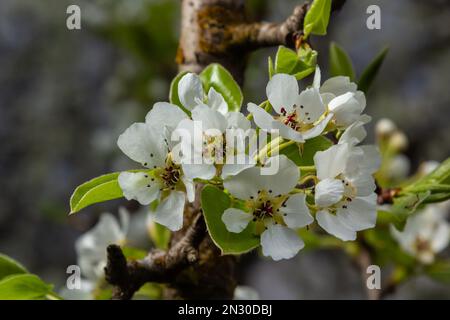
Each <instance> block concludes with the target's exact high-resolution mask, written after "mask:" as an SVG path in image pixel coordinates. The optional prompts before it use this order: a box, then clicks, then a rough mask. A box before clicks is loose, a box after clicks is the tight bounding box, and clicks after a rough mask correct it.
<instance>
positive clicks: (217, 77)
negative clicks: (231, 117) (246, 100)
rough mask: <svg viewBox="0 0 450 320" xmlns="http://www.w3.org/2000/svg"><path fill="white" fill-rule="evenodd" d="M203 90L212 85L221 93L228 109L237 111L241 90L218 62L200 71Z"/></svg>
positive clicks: (240, 102)
mask: <svg viewBox="0 0 450 320" xmlns="http://www.w3.org/2000/svg"><path fill="white" fill-rule="evenodd" d="M200 79H201V80H202V82H203V87H204V89H205V92H208V91H209V88H211V87H213V88H214V89H215V90H216V91H217V92H219V93H220V94H222V96H223V98H224V99H225V101H226V102H227V104H228V111H239V110H241V106H242V100H243V97H242V91H241V88H240V87H239V85H238V84H237V83H236V81H235V80H234V79H233V76H232V75H231V74H230V73H229V72H228V71H227V70H226V69H225V68H224V67H222V66H221V65H220V64H217V63H213V64H210V65H209V66H208V67H206V68H205V69H204V70H203V71H202V72H201V73H200Z"/></svg>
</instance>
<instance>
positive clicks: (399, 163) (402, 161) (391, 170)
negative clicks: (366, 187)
mask: <svg viewBox="0 0 450 320" xmlns="http://www.w3.org/2000/svg"><path fill="white" fill-rule="evenodd" d="M410 168H411V162H410V161H409V158H408V157H407V156H405V155H403V154H398V155H396V156H394V157H393V158H392V159H391V160H389V162H388V166H387V168H386V175H387V176H388V177H389V178H390V179H393V180H401V179H405V178H407V177H408V174H409V170H410Z"/></svg>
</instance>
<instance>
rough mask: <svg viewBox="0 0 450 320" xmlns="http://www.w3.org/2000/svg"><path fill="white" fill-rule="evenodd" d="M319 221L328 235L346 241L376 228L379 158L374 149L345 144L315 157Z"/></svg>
mask: <svg viewBox="0 0 450 320" xmlns="http://www.w3.org/2000/svg"><path fill="white" fill-rule="evenodd" d="M314 164H315V166H316V168H317V178H318V180H319V182H318V183H317V184H316V186H315V203H316V206H317V207H318V209H317V210H318V211H317V214H316V219H317V222H318V223H319V225H320V226H321V227H322V228H323V229H325V230H326V231H327V232H328V233H330V234H332V235H334V236H336V237H337V238H340V239H342V240H344V241H347V240H355V239H356V232H357V231H360V230H364V229H369V228H372V227H374V226H375V222H376V216H377V215H376V204H377V195H376V194H375V192H374V190H375V187H376V186H375V182H374V179H373V177H372V174H373V173H374V172H375V171H376V170H377V168H378V166H379V156H378V155H377V150H376V148H374V147H372V146H361V147H354V146H351V145H349V144H348V143H341V144H337V145H334V146H332V147H330V148H329V149H327V150H325V151H319V152H317V153H316V155H315V156H314Z"/></svg>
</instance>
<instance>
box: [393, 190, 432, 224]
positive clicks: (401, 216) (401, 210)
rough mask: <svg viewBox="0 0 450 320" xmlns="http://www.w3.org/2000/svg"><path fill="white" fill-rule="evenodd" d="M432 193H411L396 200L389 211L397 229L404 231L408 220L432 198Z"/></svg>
mask: <svg viewBox="0 0 450 320" xmlns="http://www.w3.org/2000/svg"><path fill="white" fill-rule="evenodd" d="M430 194H431V192H430V191H427V192H421V193H415V194H414V193H411V194H406V195H404V196H401V197H398V198H394V204H393V205H392V207H391V209H390V210H389V212H390V214H391V217H390V218H391V220H392V222H393V223H394V225H395V227H396V228H397V229H399V230H402V229H403V228H404V226H405V223H406V219H407V218H408V217H409V216H410V215H411V214H413V213H414V212H415V211H416V210H417V208H419V206H420V205H422V204H423V203H424V202H425V201H426V199H427V198H428V197H429V196H430Z"/></svg>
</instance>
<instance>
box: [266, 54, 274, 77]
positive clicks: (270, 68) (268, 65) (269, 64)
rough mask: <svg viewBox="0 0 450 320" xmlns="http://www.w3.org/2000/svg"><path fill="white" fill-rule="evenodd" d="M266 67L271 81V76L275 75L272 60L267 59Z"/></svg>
mask: <svg viewBox="0 0 450 320" xmlns="http://www.w3.org/2000/svg"><path fill="white" fill-rule="evenodd" d="M267 67H268V70H269V79H271V78H272V76H273V75H274V74H275V69H274V66H273V61H272V58H271V57H270V56H269V58H268V59H267Z"/></svg>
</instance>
